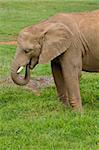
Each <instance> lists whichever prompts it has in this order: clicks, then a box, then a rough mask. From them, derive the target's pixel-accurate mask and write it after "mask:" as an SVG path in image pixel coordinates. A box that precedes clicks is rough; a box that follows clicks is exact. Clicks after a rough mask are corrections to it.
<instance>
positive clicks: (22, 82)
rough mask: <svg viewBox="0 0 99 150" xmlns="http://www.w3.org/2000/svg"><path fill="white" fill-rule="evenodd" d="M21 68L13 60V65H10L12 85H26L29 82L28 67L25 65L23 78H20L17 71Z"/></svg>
mask: <svg viewBox="0 0 99 150" xmlns="http://www.w3.org/2000/svg"><path fill="white" fill-rule="evenodd" d="M20 67H21V66H19V64H18V62H16V60H14V62H13V65H12V70H11V78H12V80H13V81H14V83H16V84H18V85H21V86H22V85H26V84H27V83H28V82H29V80H30V69H29V65H26V69H25V76H24V77H23V76H20V74H19V72H20V71H19V72H18V70H19V69H20Z"/></svg>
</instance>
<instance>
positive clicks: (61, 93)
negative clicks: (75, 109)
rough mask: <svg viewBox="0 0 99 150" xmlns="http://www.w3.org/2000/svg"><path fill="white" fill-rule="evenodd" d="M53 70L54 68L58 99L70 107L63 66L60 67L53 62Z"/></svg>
mask: <svg viewBox="0 0 99 150" xmlns="http://www.w3.org/2000/svg"><path fill="white" fill-rule="evenodd" d="M51 68H52V74H53V77H54V82H55V85H56V89H57V93H58V97H59V99H60V100H61V101H62V102H63V103H64V104H65V105H68V104H69V103H68V95H67V92H66V87H65V84H64V79H63V75H62V70H61V66H60V64H58V63H55V62H53V61H52V62H51Z"/></svg>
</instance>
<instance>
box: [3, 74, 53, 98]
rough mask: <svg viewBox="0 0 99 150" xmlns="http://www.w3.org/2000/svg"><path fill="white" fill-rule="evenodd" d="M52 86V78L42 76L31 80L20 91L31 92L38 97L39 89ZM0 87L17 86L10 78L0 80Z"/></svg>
mask: <svg viewBox="0 0 99 150" xmlns="http://www.w3.org/2000/svg"><path fill="white" fill-rule="evenodd" d="M53 85H54V81H53V77H51V76H49V77H48V76H45V77H44V76H43V77H35V78H31V79H30V81H29V83H28V84H27V85H26V86H22V89H26V90H28V91H32V92H33V93H34V94H35V95H37V96H40V89H41V88H46V87H50V86H53ZM0 86H17V85H16V84H14V82H13V81H12V79H11V78H10V77H8V78H6V79H2V80H0Z"/></svg>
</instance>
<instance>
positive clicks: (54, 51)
mask: <svg viewBox="0 0 99 150" xmlns="http://www.w3.org/2000/svg"><path fill="white" fill-rule="evenodd" d="M72 35H73V33H72V32H71V31H70V29H69V28H68V27H67V26H65V25H64V24H62V23H54V24H53V25H52V26H51V27H50V28H49V29H48V30H47V31H46V32H45V34H44V35H43V36H44V37H43V45H42V51H41V54H40V57H39V63H41V64H44V63H48V62H49V61H51V60H53V59H54V58H56V57H57V56H59V55H61V54H62V53H64V52H65V51H66V50H67V49H68V48H69V47H70V45H71V42H72Z"/></svg>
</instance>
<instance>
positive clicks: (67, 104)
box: [59, 95, 69, 106]
mask: <svg viewBox="0 0 99 150" xmlns="http://www.w3.org/2000/svg"><path fill="white" fill-rule="evenodd" d="M59 100H60V101H61V102H63V104H64V105H65V106H69V101H68V97H66V96H65V95H61V96H59Z"/></svg>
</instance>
